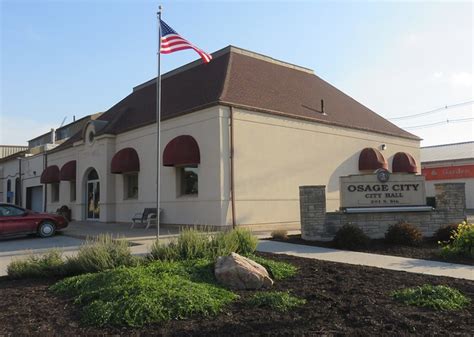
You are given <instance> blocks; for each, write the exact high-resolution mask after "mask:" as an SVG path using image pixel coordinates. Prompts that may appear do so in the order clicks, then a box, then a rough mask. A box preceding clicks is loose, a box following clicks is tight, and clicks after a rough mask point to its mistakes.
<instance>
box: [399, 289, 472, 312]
mask: <svg viewBox="0 0 474 337" xmlns="http://www.w3.org/2000/svg"><path fill="white" fill-rule="evenodd" d="M392 297H393V298H395V299H397V300H399V301H401V302H403V303H405V304H409V305H416V306H421V307H429V308H433V309H435V310H458V309H462V308H463V307H465V306H466V305H467V304H469V302H470V299H469V298H467V297H465V296H464V295H463V294H461V292H459V290H457V289H453V288H450V287H447V286H442V285H439V286H433V285H430V284H424V285H423V286H421V287H415V288H406V289H402V290H398V291H394V292H393V293H392Z"/></svg>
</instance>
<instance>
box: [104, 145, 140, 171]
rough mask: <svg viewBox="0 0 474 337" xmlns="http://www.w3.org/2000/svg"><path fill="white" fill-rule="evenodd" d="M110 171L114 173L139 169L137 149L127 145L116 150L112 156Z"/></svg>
mask: <svg viewBox="0 0 474 337" xmlns="http://www.w3.org/2000/svg"><path fill="white" fill-rule="evenodd" d="M110 171H111V172H112V173H116V174H121V173H130V172H138V171H140V159H138V153H137V151H135V149H133V148H131V147H127V148H125V149H122V150H120V151H119V152H117V153H116V154H115V155H114V157H113V158H112V163H111V165H110Z"/></svg>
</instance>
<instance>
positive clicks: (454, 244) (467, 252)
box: [440, 221, 474, 258]
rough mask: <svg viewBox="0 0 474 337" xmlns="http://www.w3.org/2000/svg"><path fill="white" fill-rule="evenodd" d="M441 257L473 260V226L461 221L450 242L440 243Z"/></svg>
mask: <svg viewBox="0 0 474 337" xmlns="http://www.w3.org/2000/svg"><path fill="white" fill-rule="evenodd" d="M440 244H441V245H442V246H443V247H442V254H443V255H447V256H449V255H462V256H465V257H468V258H474V224H472V223H471V224H470V223H467V222H466V221H463V222H462V223H461V224H459V225H458V226H457V228H456V230H455V231H454V232H453V234H452V235H451V241H450V242H448V243H446V244H443V243H441V242H440Z"/></svg>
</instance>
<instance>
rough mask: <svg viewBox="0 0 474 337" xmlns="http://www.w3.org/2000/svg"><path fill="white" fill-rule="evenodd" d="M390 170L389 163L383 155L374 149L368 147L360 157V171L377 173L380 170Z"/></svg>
mask: <svg viewBox="0 0 474 337" xmlns="http://www.w3.org/2000/svg"><path fill="white" fill-rule="evenodd" d="M381 168H383V169H388V163H387V160H386V159H385V157H384V156H383V154H382V153H381V152H380V151H379V150H377V149H375V148H373V147H366V148H365V149H363V150H362V151H361V153H360V155H359V171H375V170H378V169H381Z"/></svg>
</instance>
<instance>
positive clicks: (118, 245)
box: [7, 235, 139, 278]
mask: <svg viewBox="0 0 474 337" xmlns="http://www.w3.org/2000/svg"><path fill="white" fill-rule="evenodd" d="M138 261H139V260H138V258H136V257H134V256H132V254H131V252H130V248H129V246H128V242H127V241H124V240H114V239H113V238H112V236H110V235H99V236H98V237H97V238H89V239H88V240H86V242H85V244H84V245H82V246H81V247H80V248H79V252H78V254H77V255H76V256H72V257H68V258H66V259H63V258H62V256H61V253H60V252H59V251H57V250H51V251H49V252H48V253H46V254H44V255H32V256H29V257H27V258H26V259H24V260H17V261H13V262H12V263H10V265H9V266H8V268H7V270H8V275H9V276H10V277H12V278H40V277H62V276H70V275H78V274H84V273H94V272H98V271H102V270H106V269H112V268H116V267H119V266H135V265H137V264H138Z"/></svg>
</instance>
